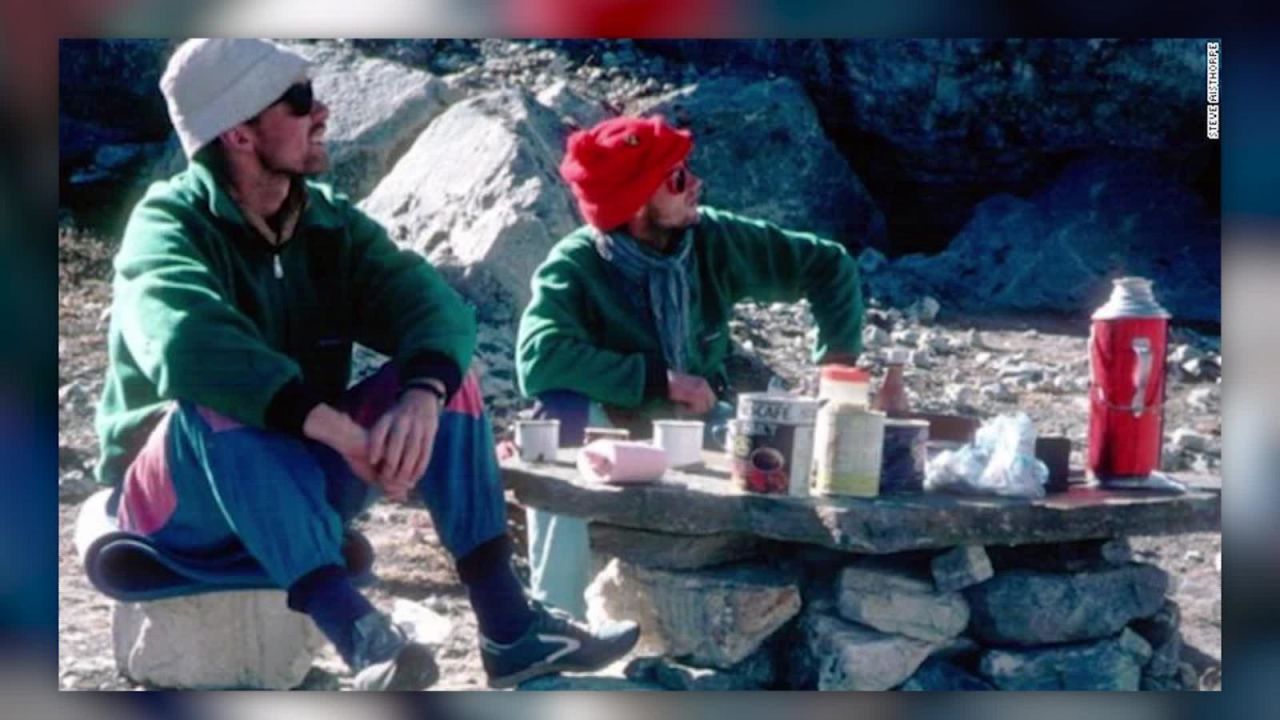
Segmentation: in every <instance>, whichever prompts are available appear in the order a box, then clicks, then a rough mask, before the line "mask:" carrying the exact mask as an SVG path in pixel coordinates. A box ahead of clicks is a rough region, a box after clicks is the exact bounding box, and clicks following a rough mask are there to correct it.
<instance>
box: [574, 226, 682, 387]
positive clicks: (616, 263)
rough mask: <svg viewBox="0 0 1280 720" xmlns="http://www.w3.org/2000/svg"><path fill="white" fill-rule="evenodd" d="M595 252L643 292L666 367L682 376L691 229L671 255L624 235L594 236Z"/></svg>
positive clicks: (599, 234)
mask: <svg viewBox="0 0 1280 720" xmlns="http://www.w3.org/2000/svg"><path fill="white" fill-rule="evenodd" d="M596 252H598V253H600V257H602V258H604V259H605V261H606V262H608V263H609V264H610V265H612V266H613V267H615V268H617V270H618V272H619V273H621V274H622V276H623V277H624V278H625V279H626V280H627V282H628V283H629V284H631V285H633V286H635V288H637V289H640V290H644V291H647V293H648V296H649V310H650V312H651V313H652V315H653V324H654V326H655V327H656V328H657V330H658V341H659V342H660V343H661V345H662V356H663V359H665V360H666V361H667V366H668V367H670V368H671V369H672V370H675V371H676V372H685V370H686V364H687V357H686V343H687V342H688V337H689V298H690V288H689V282H690V278H692V277H694V267H695V265H694V263H695V260H694V255H693V228H691V227H690V228H685V231H684V233H683V234H682V235H681V236H680V240H679V242H678V243H677V244H676V249H675V252H673V253H671V254H670V255H659V254H658V253H656V252H653V251H652V250H649V249H647V248H645V247H643V246H641V245H640V243H639V241H637V240H636V239H635V238H633V237H631V236H630V235H628V234H627V233H624V232H613V233H604V232H599V233H596Z"/></svg>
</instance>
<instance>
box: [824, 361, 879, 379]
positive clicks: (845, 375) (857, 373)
mask: <svg viewBox="0 0 1280 720" xmlns="http://www.w3.org/2000/svg"><path fill="white" fill-rule="evenodd" d="M822 377H824V378H827V379H828V380H835V381H837V382H860V383H870V382H871V373H869V372H867V371H866V370H863V369H861V368H857V367H854V366H852V365H823V366H822Z"/></svg>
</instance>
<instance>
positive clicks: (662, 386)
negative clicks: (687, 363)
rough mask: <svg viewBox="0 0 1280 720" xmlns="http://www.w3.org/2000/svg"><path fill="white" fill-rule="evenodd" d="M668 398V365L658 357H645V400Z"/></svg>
mask: <svg viewBox="0 0 1280 720" xmlns="http://www.w3.org/2000/svg"><path fill="white" fill-rule="evenodd" d="M666 397H667V364H666V363H665V362H664V361H663V360H662V359H661V358H659V357H658V356H656V355H645V356H644V399H645V400H665V399H666Z"/></svg>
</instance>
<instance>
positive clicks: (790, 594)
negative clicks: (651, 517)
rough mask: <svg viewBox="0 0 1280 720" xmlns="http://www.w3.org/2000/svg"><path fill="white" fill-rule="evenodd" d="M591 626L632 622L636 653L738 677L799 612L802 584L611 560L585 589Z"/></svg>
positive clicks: (770, 575) (761, 573) (729, 568)
mask: <svg viewBox="0 0 1280 720" xmlns="http://www.w3.org/2000/svg"><path fill="white" fill-rule="evenodd" d="M586 595H587V618H588V619H589V620H591V621H593V622H594V621H599V620H605V619H611V618H628V619H632V620H635V621H636V622H638V623H640V627H641V628H642V629H643V634H642V636H641V640H640V643H639V645H638V648H639V649H638V652H645V653H647V654H662V655H667V656H670V657H675V658H682V659H684V660H686V661H687V662H688V663H689V664H692V665H697V666H704V667H714V668H723V669H733V668H734V667H735V666H736V665H737V663H739V662H741V661H743V660H744V659H746V658H747V657H748V656H749V655H751V654H752V653H753V652H755V651H756V650H758V649H759V648H760V646H761V644H762V643H764V642H765V640H767V639H768V638H769V637H770V636H771V635H773V633H774V632H775V631H777V630H778V629H779V628H781V627H782V626H783V625H785V624H786V623H787V621H788V620H790V619H791V618H792V617H794V616H795V615H796V614H797V613H799V612H800V590H799V588H798V587H797V578H795V577H791V576H789V575H788V574H787V573H785V572H782V571H779V570H776V569H773V568H770V567H767V566H763V565H752V564H746V563H742V564H733V565H725V566H721V567H718V568H715V569H707V570H699V571H677V570H660V569H657V568H645V567H639V566H634V565H629V564H627V563H624V562H622V561H620V560H617V559H615V560H613V561H611V562H610V563H609V565H608V566H607V567H606V568H605V569H604V570H603V571H602V572H601V573H600V574H599V575H598V576H596V579H595V580H594V581H593V582H592V583H591V585H590V587H588V588H587V593H586Z"/></svg>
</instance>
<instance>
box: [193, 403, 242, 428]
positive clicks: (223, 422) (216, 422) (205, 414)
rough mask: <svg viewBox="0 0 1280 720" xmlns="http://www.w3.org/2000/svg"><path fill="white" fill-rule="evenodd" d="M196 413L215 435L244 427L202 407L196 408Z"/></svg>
mask: <svg viewBox="0 0 1280 720" xmlns="http://www.w3.org/2000/svg"><path fill="white" fill-rule="evenodd" d="M196 412H198V413H200V417H201V418H203V419H204V421H205V422H207V423H209V429H210V430H212V431H214V432H216V433H217V432H223V431H225V430H235V429H236V428H241V427H244V425H242V424H240V423H239V422H236V421H235V420H232V419H231V418H229V417H227V416H226V415H223V414H221V413H218V412H215V411H213V410H210V409H209V408H207V407H205V406H203V405H200V406H198V407H196Z"/></svg>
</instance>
